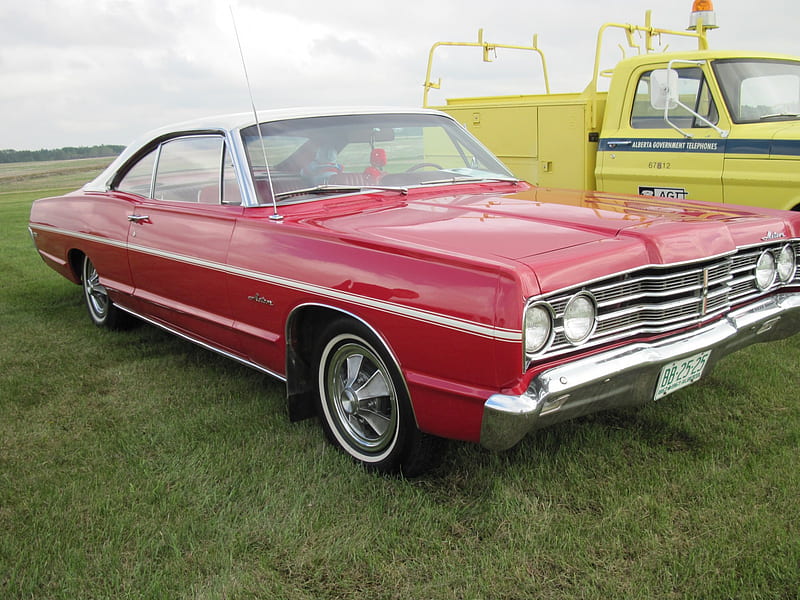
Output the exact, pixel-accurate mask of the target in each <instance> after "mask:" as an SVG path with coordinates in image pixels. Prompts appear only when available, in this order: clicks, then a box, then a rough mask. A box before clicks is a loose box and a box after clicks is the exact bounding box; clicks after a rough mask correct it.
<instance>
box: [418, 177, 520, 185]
mask: <svg viewBox="0 0 800 600" xmlns="http://www.w3.org/2000/svg"><path fill="white" fill-rule="evenodd" d="M475 181H500V182H505V183H513V184H517V183H519V181H520V180H519V179H517V178H516V177H448V178H447V179H435V180H432V181H422V182H420V185H441V184H443V183H469V182H475Z"/></svg>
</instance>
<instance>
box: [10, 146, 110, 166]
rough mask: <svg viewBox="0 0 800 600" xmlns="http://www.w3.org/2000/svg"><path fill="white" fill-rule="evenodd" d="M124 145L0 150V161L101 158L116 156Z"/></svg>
mask: <svg viewBox="0 0 800 600" xmlns="http://www.w3.org/2000/svg"><path fill="white" fill-rule="evenodd" d="M124 149H125V146H115V145H112V144H103V145H101V146H81V147H80V148H74V147H71V146H67V147H65V148H55V149H53V150H46V149H42V150H0V163H17V162H32V161H39V160H70V159H73V158H101V157H104V156H116V155H117V154H119V153H120V152H122V151H123V150H124Z"/></svg>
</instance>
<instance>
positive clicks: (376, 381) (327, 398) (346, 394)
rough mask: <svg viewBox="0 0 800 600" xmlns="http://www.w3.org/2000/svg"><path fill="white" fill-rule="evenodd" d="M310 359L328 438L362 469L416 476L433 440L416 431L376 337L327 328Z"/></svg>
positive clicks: (433, 449)
mask: <svg viewBox="0 0 800 600" xmlns="http://www.w3.org/2000/svg"><path fill="white" fill-rule="evenodd" d="M320 339H321V342H320V344H319V346H318V348H317V352H316V355H315V365H316V368H317V386H318V388H317V391H318V397H319V413H320V417H321V421H322V426H323V429H324V430H325V434H326V436H327V437H328V439H329V440H330V441H331V442H333V443H334V444H335V445H336V446H338V447H339V448H341V449H342V450H343V451H344V452H345V453H347V454H349V455H350V456H351V457H352V458H354V459H355V460H356V461H358V462H360V463H361V464H363V465H364V466H365V467H366V468H368V469H370V470H374V471H378V472H381V473H402V474H403V475H405V476H409V477H411V476H415V475H419V474H421V473H422V472H424V471H425V470H427V469H429V468H430V467H431V466H432V464H433V461H434V460H435V458H436V457H437V456H438V454H439V453H438V452H437V449H438V448H437V447H438V444H439V442H440V440H439V439H438V438H435V437H433V436H430V435H427V434H424V433H422V432H421V431H419V429H417V426H416V423H415V421H414V415H413V414H412V411H411V403H410V401H409V399H408V394H407V392H406V388H405V384H404V382H403V379H402V376H401V375H400V371H399V369H398V367H397V366H396V365H395V364H394V362H393V360H392V358H391V356H390V355H389V353H388V351H387V350H386V349H385V348H384V346H383V344H381V342H380V341H379V340H378V339H377V337H376V336H375V335H374V334H373V333H372V332H371V331H369V329H368V328H366V327H365V326H364V325H362V324H360V323H358V322H356V321H352V320H349V319H341V320H338V321H336V322H334V323H332V324H331V325H330V326H328V328H327V329H326V330H325V333H324V334H323V335H322V336H321V338H320Z"/></svg>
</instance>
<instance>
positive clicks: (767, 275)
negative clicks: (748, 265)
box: [756, 244, 797, 291]
mask: <svg viewBox="0 0 800 600" xmlns="http://www.w3.org/2000/svg"><path fill="white" fill-rule="evenodd" d="M796 269H797V259H796V257H795V253H794V248H792V246H791V244H786V245H785V246H783V247H781V249H780V250H778V251H776V250H775V249H768V250H764V251H763V252H762V253H761V256H759V257H758V261H757V262H756V286H758V289H759V290H762V291H763V290H766V289H769V288H770V287H772V285H773V284H774V283H775V281H776V280H777V281H779V282H780V283H788V282H789V281H791V280H792V278H793V277H794V273H795V270H796Z"/></svg>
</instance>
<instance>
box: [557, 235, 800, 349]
mask: <svg viewBox="0 0 800 600" xmlns="http://www.w3.org/2000/svg"><path fill="white" fill-rule="evenodd" d="M785 244H786V242H783V243H780V244H765V245H763V246H758V247H752V248H744V249H740V250H738V251H737V252H735V253H733V254H729V255H726V256H722V257H717V258H714V259H710V260H706V261H699V262H694V263H690V264H682V265H677V266H658V267H648V268H645V269H641V270H638V271H633V272H629V273H625V274H622V275H618V276H615V277H612V278H609V279H604V280H600V281H595V282H592V283H589V284H586V285H584V286H581V287H579V288H572V289H570V290H567V291H564V290H562V291H560V292H557V293H555V294H552V295H550V296H547V297H545V298H544V300H546V301H547V302H548V303H549V304H550V306H551V307H552V308H553V312H554V315H555V328H554V337H553V340H552V343H551V344H550V346H549V347H548V349H547V351H546V353H547V355H548V356H552V355H553V354H562V353H565V352H569V351H573V350H575V349H576V348H575V346H573V345H572V344H570V343H569V341H567V339H566V338H565V337H564V328H563V325H562V319H563V316H564V309H565V307H566V305H567V302H568V301H569V300H570V298H572V297H573V296H574V295H575V294H576V293H578V292H581V291H586V292H589V293H590V294H592V295H593V296H594V298H595V300H596V302H597V327H596V329H595V331H594V333H593V335H592V336H591V337H590V338H589V339H588V340H587V342H585V343H584V344H582V345H581V346H580V347H581V348H585V347H591V346H596V345H599V344H604V343H608V342H612V341H615V340H619V339H623V338H629V337H632V336H636V335H658V334H662V333H668V332H670V331H675V330H678V329H681V328H684V327H689V326H692V325H697V324H702V323H705V322H707V321H710V320H712V319H714V318H716V317H718V316H720V315H722V314H724V313H726V312H728V311H729V310H730V309H731V308H732V307H734V306H737V305H739V304H741V303H744V302H747V301H750V300H753V299H755V298H759V297H762V296H764V295H767V294H769V293H770V292H772V291H774V290H775V289H776V288H778V287H782V286H785V285H797V284H800V266H796V267H795V272H794V275H793V277H792V279H791V280H790V283H789V284H787V283H780V282H778V281H776V282H775V284H773V286H772V287H771V288H769V289H767V290H763V291H762V290H759V289H758V287H757V286H756V282H755V266H756V262H757V261H758V258H759V256H760V255H761V252H762V251H763V250H764V249H767V248H770V249H773V250H780V249H781V248H782V247H783V246H784V245H785ZM790 244H791V246H792V248H793V249H794V252H795V257H796V262H797V263H799V264H800V240H796V241H792V242H790Z"/></svg>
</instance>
